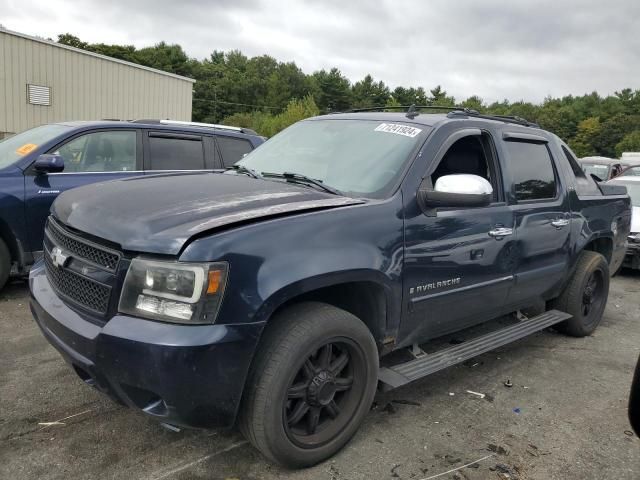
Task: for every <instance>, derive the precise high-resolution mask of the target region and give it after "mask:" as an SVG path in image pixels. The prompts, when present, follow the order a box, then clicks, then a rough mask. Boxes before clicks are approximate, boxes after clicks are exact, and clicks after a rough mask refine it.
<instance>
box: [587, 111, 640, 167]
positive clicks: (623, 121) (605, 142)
mask: <svg viewBox="0 0 640 480" xmlns="http://www.w3.org/2000/svg"><path fill="white" fill-rule="evenodd" d="M635 130H640V115H626V114H624V113H619V114H617V115H615V116H613V117H611V118H609V119H608V120H606V121H605V122H602V124H601V125H600V131H599V132H598V134H597V135H596V136H595V137H594V138H593V140H592V145H593V148H594V149H595V151H596V152H597V154H598V155H602V156H605V157H614V156H615V155H616V146H617V145H618V144H619V143H620V142H621V141H622V139H623V138H624V137H625V136H626V135H627V134H629V133H631V132H633V131H635Z"/></svg>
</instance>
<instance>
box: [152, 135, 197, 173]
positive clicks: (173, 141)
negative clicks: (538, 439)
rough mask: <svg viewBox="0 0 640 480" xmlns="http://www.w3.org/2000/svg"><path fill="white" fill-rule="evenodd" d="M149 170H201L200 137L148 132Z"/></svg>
mask: <svg viewBox="0 0 640 480" xmlns="http://www.w3.org/2000/svg"><path fill="white" fill-rule="evenodd" d="M149 165H150V168H151V170H203V169H204V168H205V165H204V150H203V145H202V137H198V136H193V137H192V136H188V137H187V136H184V137H183V136H169V135H161V134H154V133H149Z"/></svg>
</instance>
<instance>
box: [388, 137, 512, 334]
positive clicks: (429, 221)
mask: <svg viewBox="0 0 640 480" xmlns="http://www.w3.org/2000/svg"><path fill="white" fill-rule="evenodd" d="M434 167H435V169H434ZM434 167H432V168H431V169H430V170H432V171H433V173H429V172H428V174H429V175H430V179H431V182H432V184H434V185H435V182H436V180H437V178H439V177H440V176H442V175H451V174H458V173H470V174H474V175H478V176H481V177H483V178H485V179H487V180H488V181H489V182H490V183H491V185H492V188H493V191H494V201H493V203H491V205H489V206H486V207H478V208H459V209H453V208H447V209H438V210H437V211H435V212H433V213H432V214H431V215H429V216H427V215H425V214H423V213H422V212H421V211H420V210H419V209H417V208H414V207H412V206H411V204H409V205H408V207H407V216H406V217H405V264H404V279H403V285H404V295H403V298H404V302H403V303H404V305H403V309H404V315H403V322H402V325H401V331H400V334H399V342H401V343H402V344H405V345H406V344H410V343H416V342H418V343H419V342H422V341H425V340H427V339H430V338H434V337H437V336H440V335H444V334H446V333H449V332H453V331H456V330H459V329H460V328H464V327H465V326H470V325H472V324H475V323H479V322H482V321H485V320H487V319H489V318H492V317H494V316H496V312H497V311H498V312H499V311H500V309H501V308H502V307H503V306H504V303H505V301H506V298H507V295H508V292H509V288H510V287H511V285H512V282H513V252H514V250H515V249H514V240H515V238H514V237H515V235H514V232H515V230H514V227H515V221H514V214H513V211H512V210H511V209H510V208H509V206H508V205H507V204H506V202H505V199H504V194H503V182H502V177H501V175H500V168H499V164H498V162H497V158H496V155H495V148H494V141H493V138H492V136H491V135H490V134H489V133H488V132H482V133H481V134H479V135H470V136H465V137H463V138H461V139H459V140H457V141H456V142H455V143H453V144H452V146H451V147H450V148H449V150H448V151H447V152H446V153H445V154H444V155H443V157H442V159H441V160H440V161H438V159H436V162H435V165H434Z"/></svg>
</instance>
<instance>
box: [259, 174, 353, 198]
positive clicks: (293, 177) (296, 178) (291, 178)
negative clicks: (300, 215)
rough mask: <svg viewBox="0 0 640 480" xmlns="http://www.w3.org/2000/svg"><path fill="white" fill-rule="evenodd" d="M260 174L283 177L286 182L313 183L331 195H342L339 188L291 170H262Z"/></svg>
mask: <svg viewBox="0 0 640 480" xmlns="http://www.w3.org/2000/svg"><path fill="white" fill-rule="evenodd" d="M262 176H263V177H271V178H284V179H285V180H287V181H288V182H292V183H302V184H305V185H313V186H315V187H318V188H319V189H321V190H324V191H325V192H327V193H331V194H333V195H340V196H342V195H343V194H342V192H341V191H340V190H336V189H335V188H333V187H330V186H329V185H325V184H324V183H322V181H320V180H316V179H314V178H311V177H307V176H306V175H303V174H301V173H293V172H282V173H270V172H262Z"/></svg>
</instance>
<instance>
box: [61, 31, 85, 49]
mask: <svg viewBox="0 0 640 480" xmlns="http://www.w3.org/2000/svg"><path fill="white" fill-rule="evenodd" d="M58 43H61V44H62V45H68V46H70V47H75V48H81V49H83V50H88V46H89V44H88V43H87V42H83V41H82V40H80V39H79V38H78V37H76V36H75V35H71V34H70V33H61V34H60V35H58Z"/></svg>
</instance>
